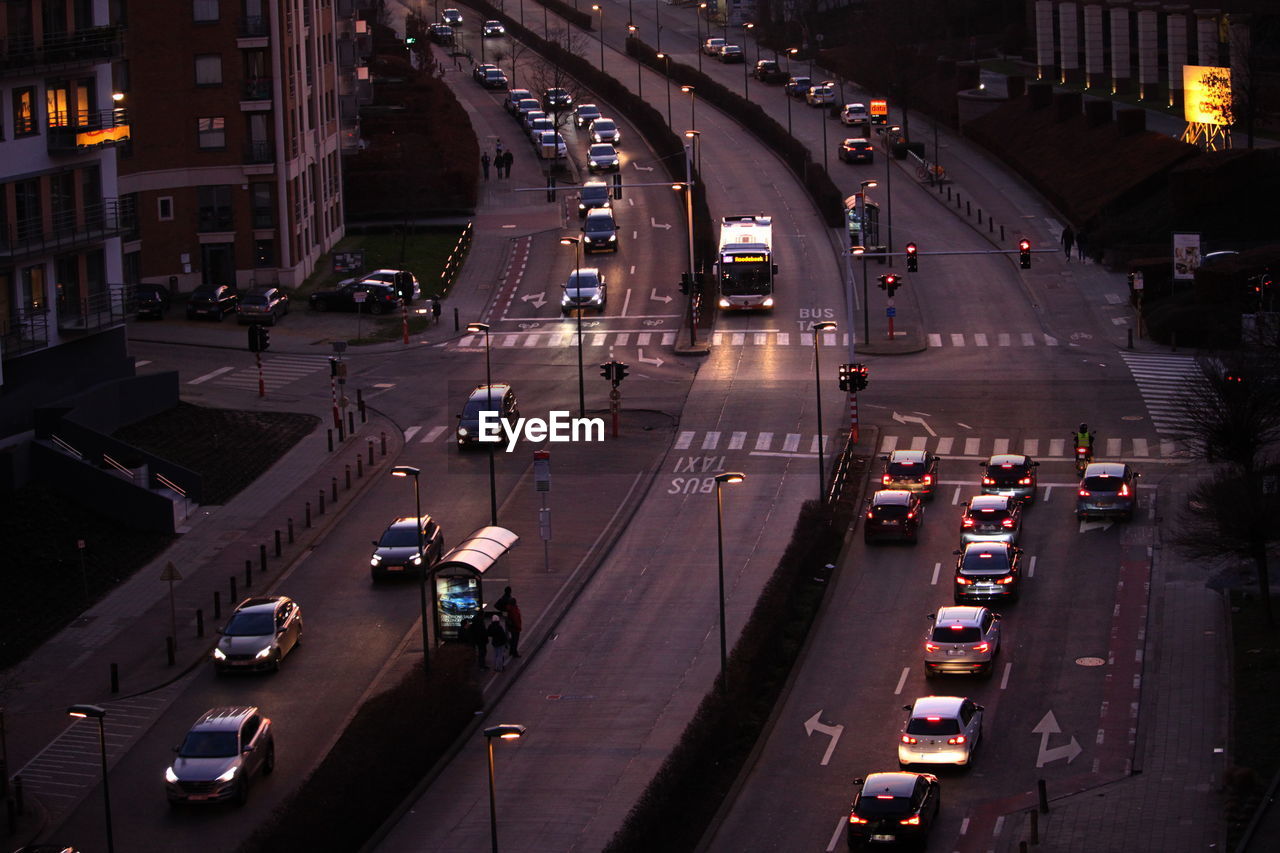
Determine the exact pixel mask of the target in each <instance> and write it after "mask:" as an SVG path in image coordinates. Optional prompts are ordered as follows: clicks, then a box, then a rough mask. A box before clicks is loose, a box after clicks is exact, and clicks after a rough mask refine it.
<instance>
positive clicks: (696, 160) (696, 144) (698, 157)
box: [684, 130, 702, 177]
mask: <svg viewBox="0 0 1280 853" xmlns="http://www.w3.org/2000/svg"><path fill="white" fill-rule="evenodd" d="M684 137H685V139H692V140H693V158H692V163H693V165H694V167H695V168H696V169H697V170H698V173H699V174H701V173H702V146H701V144H700V143H701V141H702V131H700V130H686V131H685V132H684ZM686 177H688V176H687V175H686Z"/></svg>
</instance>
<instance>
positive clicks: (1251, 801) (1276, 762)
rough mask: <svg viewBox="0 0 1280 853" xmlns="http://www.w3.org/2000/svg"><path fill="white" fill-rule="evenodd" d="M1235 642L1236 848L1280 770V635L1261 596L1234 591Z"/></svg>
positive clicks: (1229, 808) (1232, 802)
mask: <svg viewBox="0 0 1280 853" xmlns="http://www.w3.org/2000/svg"><path fill="white" fill-rule="evenodd" d="M1231 604H1232V606H1231V644H1232V649H1231V651H1232V663H1233V666H1234V675H1235V717H1234V719H1233V720H1232V721H1231V725H1232V742H1233V743H1235V744H1236V749H1235V750H1234V752H1235V755H1234V756H1232V760H1233V761H1235V762H1237V763H1236V764H1235V765H1234V766H1232V767H1230V768H1229V769H1228V770H1227V771H1226V774H1225V778H1224V779H1223V780H1222V781H1223V788H1224V791H1225V795H1226V796H1225V798H1224V803H1225V807H1226V821H1227V849H1228V850H1234V849H1235V848H1236V844H1237V842H1239V841H1240V836H1241V834H1242V833H1243V832H1244V829H1245V827H1246V826H1247V825H1248V823H1249V821H1250V819H1252V817H1253V814H1254V812H1255V811H1257V809H1258V807H1259V806H1260V805H1261V804H1262V799H1263V796H1264V795H1265V793H1266V788H1267V785H1268V784H1269V783H1270V782H1271V778H1272V777H1273V776H1274V775H1275V774H1276V771H1277V770H1280V729H1277V728H1276V722H1275V720H1276V702H1275V685H1276V682H1277V680H1280V639H1277V635H1276V632H1275V630H1274V629H1273V628H1269V627H1267V619H1266V616H1265V615H1264V614H1263V612H1262V604H1261V602H1260V601H1258V598H1257V596H1255V595H1253V594H1246V593H1242V592H1239V591H1237V592H1234V593H1232V596H1231Z"/></svg>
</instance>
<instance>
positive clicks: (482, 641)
mask: <svg viewBox="0 0 1280 853" xmlns="http://www.w3.org/2000/svg"><path fill="white" fill-rule="evenodd" d="M467 639H468V640H470V642H471V645H473V646H475V649H476V663H477V664H478V665H479V666H480V669H481V670H482V671H483V670H487V669H488V668H489V667H488V666H487V665H486V664H485V654H486V652H487V650H488V646H489V635H488V633H487V632H486V631H485V629H484V623H483V622H481V621H480V616H478V615H477V616H476V618H474V619H472V620H471V624H470V625H468V626H467Z"/></svg>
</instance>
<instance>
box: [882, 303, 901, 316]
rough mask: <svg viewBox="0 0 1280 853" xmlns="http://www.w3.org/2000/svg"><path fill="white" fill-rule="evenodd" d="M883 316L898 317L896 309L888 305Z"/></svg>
mask: <svg viewBox="0 0 1280 853" xmlns="http://www.w3.org/2000/svg"><path fill="white" fill-rule="evenodd" d="M884 316H886V317H897V316H898V309H897V308H895V307H894V306H892V305H890V306H889V307H888V308H886V309H884Z"/></svg>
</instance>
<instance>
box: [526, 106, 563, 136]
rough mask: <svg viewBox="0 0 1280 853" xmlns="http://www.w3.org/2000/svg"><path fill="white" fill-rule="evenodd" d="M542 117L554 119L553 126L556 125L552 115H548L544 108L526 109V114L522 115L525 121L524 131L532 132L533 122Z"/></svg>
mask: <svg viewBox="0 0 1280 853" xmlns="http://www.w3.org/2000/svg"><path fill="white" fill-rule="evenodd" d="M540 118H545V119H546V120H547V121H552V122H553V124H552V127H555V124H554V121H553V119H552V118H551V116H549V115H547V114H546V113H544V112H543V111H542V110H525V113H524V115H523V116H521V121H522V122H523V123H524V132H525V133H532V132H533V123H534V122H535V121H537V120H538V119H540ZM531 138H532V137H531Z"/></svg>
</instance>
